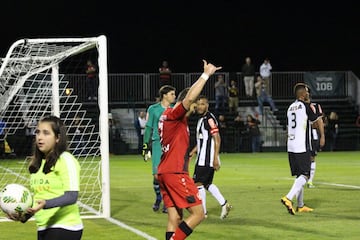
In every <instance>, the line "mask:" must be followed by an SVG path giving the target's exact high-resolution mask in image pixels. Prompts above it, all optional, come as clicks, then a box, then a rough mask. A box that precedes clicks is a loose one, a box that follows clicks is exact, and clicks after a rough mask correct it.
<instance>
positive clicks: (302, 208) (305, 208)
mask: <svg viewBox="0 0 360 240" xmlns="http://www.w3.org/2000/svg"><path fill="white" fill-rule="evenodd" d="M296 211H297V212H300V213H301V212H312V211H314V209H312V208H309V207H307V206H305V205H304V206H302V207H298V208H296Z"/></svg>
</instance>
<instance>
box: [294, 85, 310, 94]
mask: <svg viewBox="0 0 360 240" xmlns="http://www.w3.org/2000/svg"><path fill="white" fill-rule="evenodd" d="M306 88H308V86H307V85H306V84H305V83H297V84H295V86H294V95H295V96H296V97H298V94H299V91H301V90H304V89H306Z"/></svg>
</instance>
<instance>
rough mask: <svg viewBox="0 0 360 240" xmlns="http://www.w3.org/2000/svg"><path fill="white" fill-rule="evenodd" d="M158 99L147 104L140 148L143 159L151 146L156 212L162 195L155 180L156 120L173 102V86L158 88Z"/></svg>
mask: <svg viewBox="0 0 360 240" xmlns="http://www.w3.org/2000/svg"><path fill="white" fill-rule="evenodd" d="M159 96H160V101H159V102H157V103H154V104H152V105H150V106H149V108H148V110H147V113H146V126H145V133H144V145H143V149H142V156H143V158H144V161H147V160H148V152H149V151H150V146H151V151H152V152H151V162H152V174H153V176H154V177H153V188H154V192H155V195H156V199H155V203H154V205H153V206H152V208H153V211H154V212H157V211H159V209H160V203H161V201H162V197H161V194H160V186H159V182H158V180H157V171H158V165H159V163H160V158H161V154H162V150H161V144H160V136H159V132H158V122H159V118H160V116H161V114H162V113H163V112H164V110H165V109H166V108H168V107H170V106H171V105H172V104H173V103H174V102H175V98H176V95H175V88H174V87H172V86H170V85H164V86H162V87H161V88H160V90H159ZM162 211H163V213H167V210H166V207H165V205H164V206H163V210H162Z"/></svg>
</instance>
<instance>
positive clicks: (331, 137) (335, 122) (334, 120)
mask: <svg viewBox="0 0 360 240" xmlns="http://www.w3.org/2000/svg"><path fill="white" fill-rule="evenodd" d="M327 130H328V131H327V137H328V140H327V141H328V142H329V150H330V151H334V149H335V148H336V140H337V136H338V133H339V116H338V114H337V113H336V112H331V113H330V115H329V118H328V122H327Z"/></svg>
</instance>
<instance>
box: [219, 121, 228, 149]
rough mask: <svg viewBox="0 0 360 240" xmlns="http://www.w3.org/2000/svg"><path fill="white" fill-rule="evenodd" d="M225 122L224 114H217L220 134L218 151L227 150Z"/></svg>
mask: <svg viewBox="0 0 360 240" xmlns="http://www.w3.org/2000/svg"><path fill="white" fill-rule="evenodd" d="M226 130H227V123H226V119H225V116H224V115H219V132H220V136H221V144H220V152H227V146H226V144H228V143H227V137H228V136H227V132H226Z"/></svg>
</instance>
